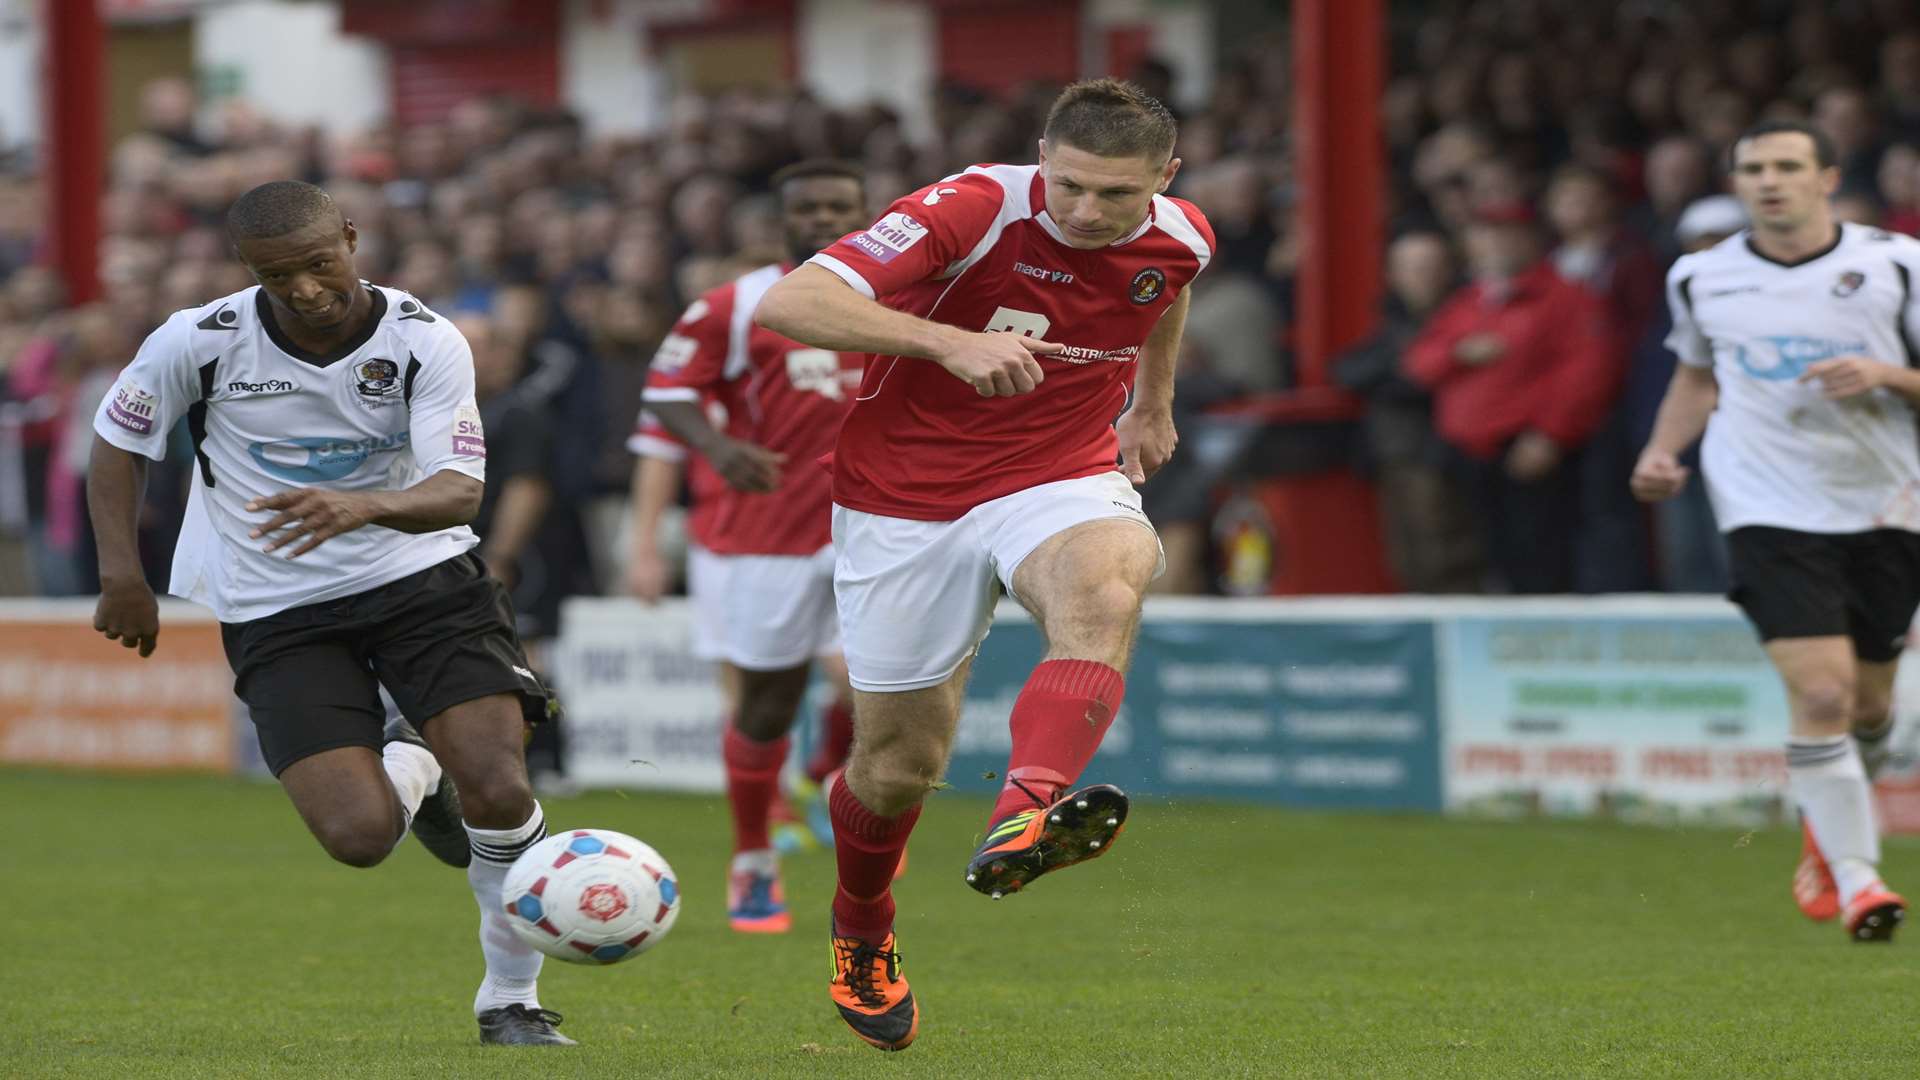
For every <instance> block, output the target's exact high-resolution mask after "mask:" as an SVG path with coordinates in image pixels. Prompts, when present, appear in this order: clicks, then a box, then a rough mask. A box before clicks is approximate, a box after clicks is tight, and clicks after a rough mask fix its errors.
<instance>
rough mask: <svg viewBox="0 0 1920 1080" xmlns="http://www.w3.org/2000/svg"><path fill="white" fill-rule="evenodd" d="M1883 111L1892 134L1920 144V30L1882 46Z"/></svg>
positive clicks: (1881, 83)
mask: <svg viewBox="0 0 1920 1080" xmlns="http://www.w3.org/2000/svg"><path fill="white" fill-rule="evenodd" d="M1880 108H1881V112H1882V115H1884V116H1885V118H1886V122H1887V130H1888V132H1889V134H1891V135H1892V136H1893V137H1894V138H1896V139H1900V140H1902V141H1905V142H1910V143H1920V29H1909V30H1907V31H1905V32H1903V33H1898V34H1894V35H1893V36H1891V37H1889V38H1887V39H1886V40H1885V41H1884V42H1882V43H1881V45H1880Z"/></svg>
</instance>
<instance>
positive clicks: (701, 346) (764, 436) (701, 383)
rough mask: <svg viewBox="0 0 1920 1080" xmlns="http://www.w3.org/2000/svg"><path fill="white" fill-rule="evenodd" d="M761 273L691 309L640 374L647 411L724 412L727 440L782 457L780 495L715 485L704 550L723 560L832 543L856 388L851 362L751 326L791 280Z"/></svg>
mask: <svg viewBox="0 0 1920 1080" xmlns="http://www.w3.org/2000/svg"><path fill="white" fill-rule="evenodd" d="M789 269H790V267H786V266H777V265H776V266H763V267H761V268H760V269H758V270H755V271H753V272H752V273H750V274H747V275H745V276H743V277H740V278H738V279H736V280H734V281H731V282H729V283H727V284H725V285H722V286H720V287H719V288H717V289H713V290H710V291H709V292H707V294H706V295H704V296H702V297H701V298H700V299H698V300H695V301H694V302H693V304H692V306H690V307H688V308H687V310H686V312H685V314H683V315H681V316H680V321H679V322H678V323H676V324H674V327H673V332H672V333H671V334H668V335H667V337H666V340H664V341H662V342H661V343H660V349H659V351H658V352H657V353H655V354H654V358H653V365H652V367H651V368H649V369H648V372H647V388H646V392H645V394H644V395H643V396H644V398H645V400H647V401H649V402H664V401H703V400H706V399H707V398H709V397H711V398H712V399H714V400H716V401H718V402H719V403H720V404H721V405H723V406H725V408H726V410H727V426H726V428H725V431H726V433H727V434H728V435H730V436H732V437H733V438H736V439H743V440H745V441H747V442H750V443H755V444H758V445H760V446H764V447H766V448H767V449H769V450H773V451H775V452H777V453H782V454H785V455H787V464H786V467H785V468H784V469H783V470H782V472H781V476H780V486H779V487H778V488H777V489H775V490H774V491H772V492H770V493H768V494H765V495H749V494H744V493H742V492H738V491H735V490H733V489H732V488H730V487H727V486H725V484H724V482H723V483H722V485H721V488H720V491H719V492H718V493H717V495H716V496H715V497H714V499H713V500H712V501H713V502H714V503H716V504H717V505H716V508H715V511H714V517H713V522H712V532H711V536H710V537H708V538H707V539H705V540H704V541H703V544H704V546H705V547H706V548H707V550H709V551H712V552H714V553H716V554H720V555H811V554H813V553H814V552H816V551H819V550H820V549H821V548H823V547H826V546H827V545H828V544H831V543H832V542H833V516H832V505H831V495H830V493H829V490H828V489H829V486H830V483H831V478H830V477H829V476H828V475H827V471H826V470H825V469H823V468H821V467H820V458H821V456H822V455H825V454H826V453H828V452H829V451H831V450H832V449H833V442H834V437H835V436H836V435H837V434H838V433H839V431H840V422H841V420H842V419H843V418H844V417H845V416H846V414H847V408H848V406H849V405H851V404H852V398H853V391H854V388H855V387H857V386H859V384H860V361H861V356H860V354H858V353H836V352H831V351H829V350H826V349H815V348H812V347H811V346H807V345H802V344H801V343H799V342H797V341H794V340H793V339H792V338H789V337H785V336H783V335H780V334H777V333H774V332H773V331H772V330H768V329H766V328H765V327H761V326H757V325H755V324H754V322H753V309H754V308H756V307H758V306H759V304H760V298H761V297H762V296H765V295H766V293H767V290H768V289H769V288H771V287H772V286H773V283H774V282H776V281H779V280H780V278H781V277H782V276H783V275H784V274H785V273H786V272H787V270H789Z"/></svg>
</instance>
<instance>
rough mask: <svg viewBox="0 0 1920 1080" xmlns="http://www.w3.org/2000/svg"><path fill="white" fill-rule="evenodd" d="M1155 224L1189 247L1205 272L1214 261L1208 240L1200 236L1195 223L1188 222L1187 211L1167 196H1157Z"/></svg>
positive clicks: (1154, 207) (1154, 215) (1154, 202)
mask: <svg viewBox="0 0 1920 1080" xmlns="http://www.w3.org/2000/svg"><path fill="white" fill-rule="evenodd" d="M1153 223H1154V224H1155V225H1158V226H1159V227H1160V229H1161V231H1163V232H1165V233H1166V234H1167V235H1168V236H1171V237H1173V238H1174V239H1175V240H1178V241H1180V242H1181V243H1183V244H1185V245H1187V250H1189V251H1191V252H1193V256H1194V258H1196V259H1199V260H1200V269H1202V270H1205V269H1206V268H1207V264H1208V263H1209V262H1212V261H1213V249H1212V248H1210V247H1208V246H1207V238H1206V237H1204V236H1202V235H1200V230H1199V229H1196V228H1194V227H1193V222H1191V221H1188V220H1187V214H1186V211H1184V210H1182V209H1180V204H1179V203H1177V202H1174V201H1173V200H1172V199H1169V198H1167V197H1166V196H1165V195H1155V196H1154V197H1153Z"/></svg>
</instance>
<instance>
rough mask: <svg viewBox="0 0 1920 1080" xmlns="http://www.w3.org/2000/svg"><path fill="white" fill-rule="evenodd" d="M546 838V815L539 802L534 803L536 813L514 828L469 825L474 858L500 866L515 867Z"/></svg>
mask: <svg viewBox="0 0 1920 1080" xmlns="http://www.w3.org/2000/svg"><path fill="white" fill-rule="evenodd" d="M546 838H547V816H546V814H545V813H543V812H542V811H541V809H540V804H539V803H534V804H533V816H531V817H529V818H527V820H526V823H525V824H523V825H521V826H520V827H518V828H515V829H476V828H474V827H473V826H471V825H469V826H467V840H468V842H469V843H471V844H472V845H473V857H474V858H476V859H485V860H486V861H487V862H490V863H494V864H495V865H498V866H512V865H513V862H514V860H515V859H518V858H519V857H520V856H522V855H524V854H526V851H527V849H528V848H530V847H532V846H533V845H535V844H537V843H539V842H540V841H542V840H545V839H546Z"/></svg>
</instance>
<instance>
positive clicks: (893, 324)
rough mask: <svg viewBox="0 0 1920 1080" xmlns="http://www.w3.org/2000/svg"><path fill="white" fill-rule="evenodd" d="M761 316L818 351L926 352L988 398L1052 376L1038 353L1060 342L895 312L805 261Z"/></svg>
mask: <svg viewBox="0 0 1920 1080" xmlns="http://www.w3.org/2000/svg"><path fill="white" fill-rule="evenodd" d="M753 321H754V322H756V323H758V324H759V325H761V326H764V327H766V328H767V329H769V330H772V331H774V332H775V333H779V334H785V335H786V336H787V337H790V338H792V339H794V340H795V341H801V342H805V343H806V344H808V345H812V346H813V347H814V348H817V349H832V350H834V351H836V352H864V353H873V354H875V355H878V356H918V357H923V358H925V359H928V360H932V361H933V362H934V363H936V364H939V365H940V366H941V367H943V368H946V369H947V371H948V372H949V373H951V374H952V375H953V376H954V377H955V378H957V379H959V380H961V381H962V382H966V383H969V384H971V385H972V386H973V388H974V389H975V390H976V391H978V392H979V393H980V395H981V396H982V397H999V396H1010V395H1013V394H1024V393H1027V392H1028V391H1031V390H1032V389H1033V388H1034V387H1036V386H1038V385H1040V383H1041V381H1042V380H1043V379H1045V378H1046V375H1045V373H1044V372H1042V371H1041V369H1040V364H1039V362H1038V361H1037V360H1035V359H1034V357H1035V356H1049V355H1052V354H1054V353H1057V352H1059V351H1060V349H1061V347H1060V346H1059V345H1056V344H1053V343H1052V342H1048V341H1041V340H1040V339H1039V338H1032V337H1018V336H1015V335H1013V334H1003V333H993V334H981V333H973V332H971V331H967V330H962V329H960V328H959V327H955V326H948V325H946V324H944V323H937V322H932V321H930V320H927V319H922V318H918V317H916V316H913V315H908V314H906V313H904V312H899V311H894V310H893V309H892V308H889V307H887V306H886V305H884V304H881V303H879V302H878V301H875V300H869V299H867V298H866V297H865V296H862V295H861V294H859V293H858V292H855V291H854V289H853V286H851V285H848V284H847V283H846V282H844V281H842V280H841V279H840V278H839V276H838V275H836V274H834V273H833V272H832V271H830V270H825V269H822V268H820V267H818V266H810V265H803V266H801V267H800V268H798V269H796V270H795V271H794V272H793V273H791V274H788V275H787V276H786V277H784V278H781V279H780V280H779V281H778V282H776V283H775V284H774V286H773V288H771V289H769V290H767V295H766V296H765V297H764V298H762V299H761V301H760V306H759V307H758V308H756V309H754V313H753Z"/></svg>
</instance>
